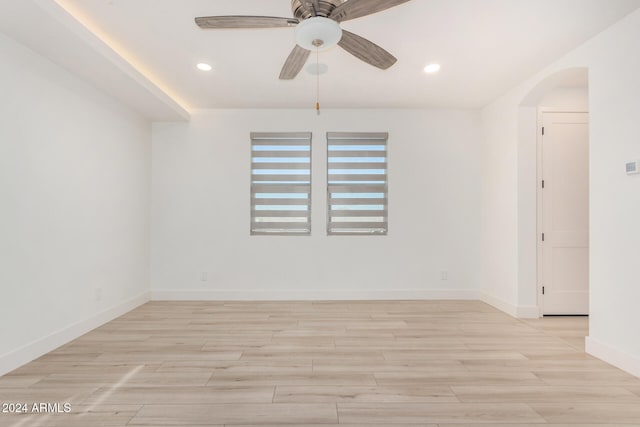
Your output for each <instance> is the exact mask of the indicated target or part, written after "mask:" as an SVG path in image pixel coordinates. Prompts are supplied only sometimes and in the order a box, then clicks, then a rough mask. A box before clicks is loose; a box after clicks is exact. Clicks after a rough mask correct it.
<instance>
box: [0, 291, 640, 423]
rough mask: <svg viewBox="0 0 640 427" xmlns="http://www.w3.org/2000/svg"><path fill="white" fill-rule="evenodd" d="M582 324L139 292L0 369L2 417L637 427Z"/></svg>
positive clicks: (637, 400) (633, 411) (395, 306)
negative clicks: (19, 409) (95, 325)
mask: <svg viewBox="0 0 640 427" xmlns="http://www.w3.org/2000/svg"><path fill="white" fill-rule="evenodd" d="M586 332H587V318H584V317H564V318H562V317H561V318H544V319H541V320H532V321H521V320H517V319H513V318H511V317H509V316H507V315H505V314H503V313H501V312H499V311H497V310H495V309H493V308H492V307H490V306H488V305H485V304H483V303H480V302H461V301H460V302H458V301H453V302H451V301H449V302H441V301H426V302H425V301H406V302H388V301H385V302H296V303H290V302H286V303H285V302H277V303H276V302H246V303H245V302H233V303H221V302H152V303H148V304H145V305H144V306H142V307H140V308H138V309H136V310H134V311H132V312H130V313H128V314H127V315H125V316H123V317H121V318H119V319H116V320H114V321H112V322H110V323H108V324H106V325H104V326H103V327H101V328H99V329H97V330H94V331H92V332H91V333H89V334H87V335H85V336H83V337H81V338H79V339H77V340H75V341H73V342H71V343H69V344H67V345H65V346H63V347H61V348H59V349H58V350H56V351H54V352H51V353H49V354H47V355H45V356H43V357H41V358H39V359H38V360H36V361H34V362H32V363H30V364H28V365H26V366H24V367H22V368H20V369H18V370H16V371H14V372H12V373H10V374H9V375H5V376H3V377H0V402H24V403H28V404H30V405H31V404H32V403H37V402H48V403H53V402H60V403H63V402H70V403H71V413H69V414H28V415H8V414H0V425H1V426H16V427H18V426H19V427H33V426H39V427H49V426H64V427H75V426H78V427H79V426H82V427H91V426H164V425H179V426H223V425H234V426H237V425H246V426H249V425H261V426H264V425H318V426H319V425H322V426H325V427H326V426H330V425H338V424H339V425H343V424H350V425H360V426H364V425H374V424H377V425H385V426H401V425H412V426H416V425H421V426H443V427H455V426H472V425H480V424H482V425H485V426H486V425H492V424H494V425H495V424H500V425H501V426H502V427H507V426H532V425H540V424H544V425H554V426H566V425H571V426H576V425H582V426H587V425H593V426H595V425H602V426H604V425H608V426H612V425H627V426H628V425H637V426H640V379H638V378H636V377H633V376H631V375H628V374H626V373H624V372H622V371H620V370H618V369H616V368H613V367H611V366H610V365H607V364H606V363H603V362H601V361H599V360H597V359H594V358H592V357H590V356H588V355H586V354H585V353H584V344H583V343H584V336H585V334H586Z"/></svg>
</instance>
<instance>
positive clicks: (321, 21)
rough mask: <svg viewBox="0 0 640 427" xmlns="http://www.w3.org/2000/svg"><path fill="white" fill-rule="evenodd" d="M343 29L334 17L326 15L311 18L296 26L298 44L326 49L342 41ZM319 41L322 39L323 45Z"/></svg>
mask: <svg viewBox="0 0 640 427" xmlns="http://www.w3.org/2000/svg"><path fill="white" fill-rule="evenodd" d="M341 38H342V29H341V28H340V25H339V24H338V23H337V22H336V21H334V20H333V19H329V18H324V17H321V16H319V17H315V18H309V19H305V20H304V21H302V22H301V23H300V24H298V26H297V27H296V31H295V40H296V44H297V45H298V46H300V47H301V48H303V49H307V50H316V48H317V49H319V50H326V49H329V48H331V47H333V46H335V45H336V44H338V42H339V41H340V39H341ZM318 41H321V45H320V46H318V44H320V43H319V42H318ZM314 42H315V43H314Z"/></svg>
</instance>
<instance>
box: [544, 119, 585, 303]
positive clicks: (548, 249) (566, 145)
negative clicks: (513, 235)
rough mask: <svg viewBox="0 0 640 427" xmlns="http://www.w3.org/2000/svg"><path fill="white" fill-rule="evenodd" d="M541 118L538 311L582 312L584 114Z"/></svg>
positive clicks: (583, 278) (583, 286)
mask: <svg viewBox="0 0 640 427" xmlns="http://www.w3.org/2000/svg"><path fill="white" fill-rule="evenodd" d="M542 121H543V136H542V179H543V183H544V184H543V185H544V186H543V188H542V189H541V191H542V198H541V200H542V230H541V231H542V233H544V235H541V236H540V239H541V245H542V286H543V296H542V311H543V314H588V313H589V132H588V131H589V129H588V128H589V126H588V115H587V113H544V114H543V116H542Z"/></svg>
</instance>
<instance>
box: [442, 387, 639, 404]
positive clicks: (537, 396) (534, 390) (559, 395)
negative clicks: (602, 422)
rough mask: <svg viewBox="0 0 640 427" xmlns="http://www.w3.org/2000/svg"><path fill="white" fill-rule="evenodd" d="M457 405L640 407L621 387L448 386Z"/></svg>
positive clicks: (635, 397) (633, 395)
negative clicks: (631, 404) (576, 404)
mask: <svg viewBox="0 0 640 427" xmlns="http://www.w3.org/2000/svg"><path fill="white" fill-rule="evenodd" d="M451 389H452V391H453V393H455V396H456V397H457V398H458V399H460V401H461V402H467V403H480V402H493V403H500V402H517V403H534V402H535V403H555V402H572V401H573V402H581V403H587V402H596V403H597V402H608V403H616V402H618V403H619V402H629V403H633V402H635V403H637V404H638V405H640V399H639V396H636V395H635V394H633V393H631V392H630V391H629V390H626V389H624V388H622V387H594V386H590V387H584V386H582V387H579V386H573V387H571V386H519V385H516V386H488V385H482V386H452V387H451Z"/></svg>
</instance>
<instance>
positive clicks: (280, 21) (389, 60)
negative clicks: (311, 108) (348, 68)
mask: <svg viewBox="0 0 640 427" xmlns="http://www.w3.org/2000/svg"><path fill="white" fill-rule="evenodd" d="M408 1H410V0H291V11H292V13H293V16H294V18H279V17H273V16H206V17H199V18H196V19H195V20H196V24H197V25H198V26H199V27H200V28H202V29H232V28H276V27H294V26H295V27H296V37H295V40H296V46H295V47H294V48H293V50H292V51H291V53H290V54H289V57H288V58H287V60H286V61H285V63H284V66H283V67H282V71H281V72H280V79H281V80H291V79H293V78H295V77H296V76H297V75H298V73H299V72H300V70H301V69H302V67H303V66H304V64H305V63H306V62H307V58H309V54H310V53H311V50H320V49H322V50H324V49H328V48H330V47H332V46H335V45H336V44H337V45H339V46H340V47H341V48H343V49H344V50H346V51H347V52H349V53H350V54H352V55H353V56H355V57H356V58H358V59H360V60H362V61H364V62H366V63H367V64H371V65H373V66H374V67H378V68H380V69H383V70H386V69H387V68H389V67H391V66H392V65H393V64H395V63H396V61H397V59H396V58H395V57H394V56H393V55H391V54H390V53H389V52H387V51H386V50H384V49H383V48H381V47H380V46H378V45H377V44H375V43H373V42H371V41H369V40H367V39H365V38H363V37H360V36H358V35H356V34H353V33H350V32H349V31H346V30H343V29H342V28H340V23H341V22H344V21H347V20H349V19H355V18H360V17H362V16H367V15H371V14H374V13H377V12H381V11H383V10H386V9H389V8H391V7H394V6H398V5H400V4H402V3H406V2H408Z"/></svg>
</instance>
